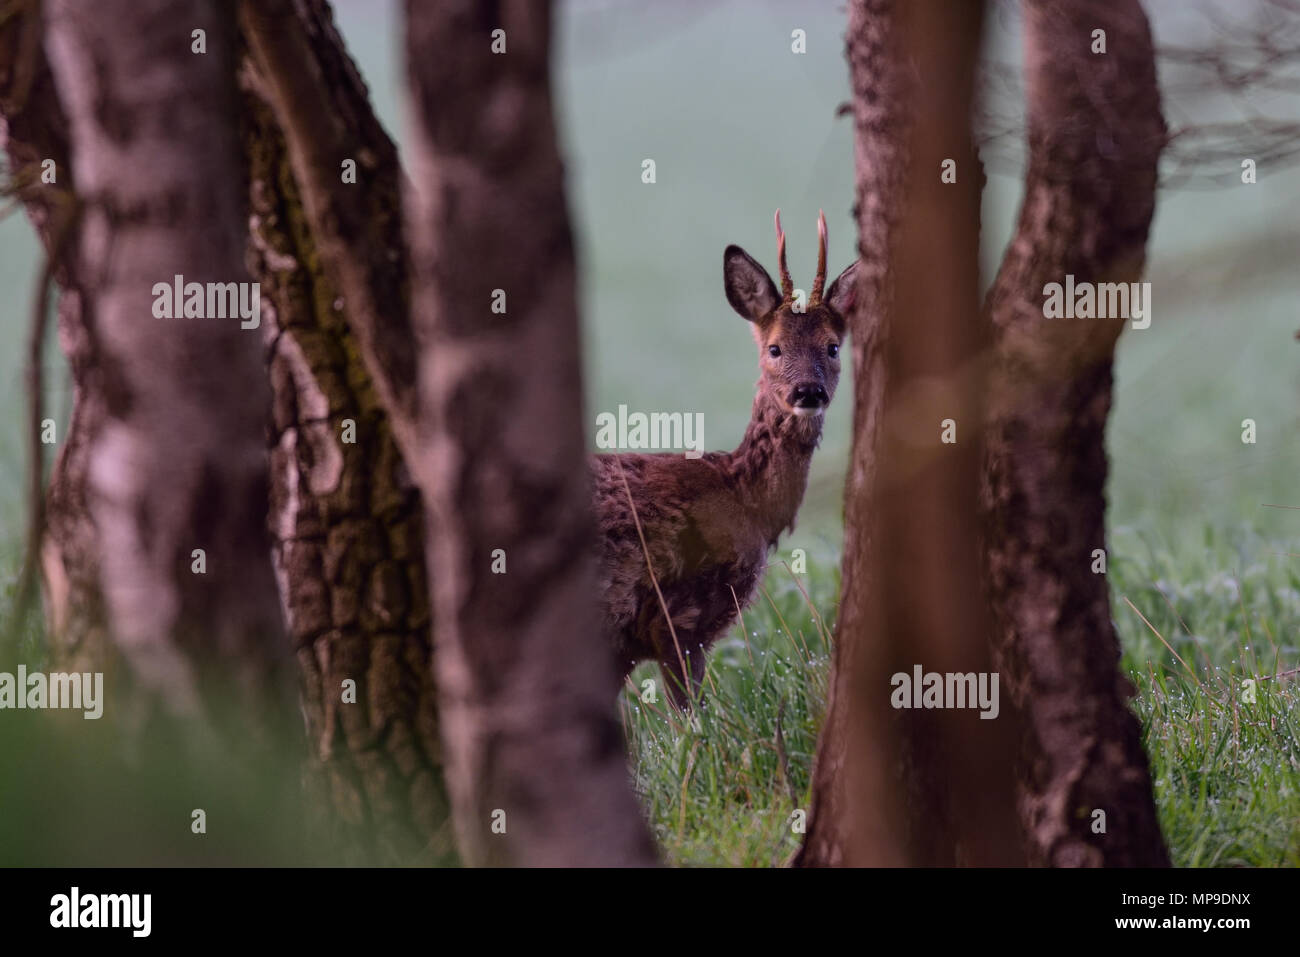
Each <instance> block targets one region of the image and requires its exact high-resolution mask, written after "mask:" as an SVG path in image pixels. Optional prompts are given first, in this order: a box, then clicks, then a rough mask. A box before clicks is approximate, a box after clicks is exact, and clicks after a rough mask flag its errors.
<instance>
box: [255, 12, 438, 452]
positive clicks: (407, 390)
mask: <svg viewBox="0 0 1300 957" xmlns="http://www.w3.org/2000/svg"><path fill="white" fill-rule="evenodd" d="M239 9H240V22H241V24H242V25H243V29H244V33H245V36H246V37H247V39H248V45H249V51H250V54H251V56H252V59H253V62H254V63H255V64H256V66H257V68H258V72H259V74H260V75H261V76H262V78H263V95H264V98H265V99H266V100H267V102H269V103H270V104H271V106H272V107H273V109H274V110H275V114H276V119H277V120H278V121H279V125H280V129H281V132H282V133H283V135H284V138H285V144H286V150H287V153H288V158H289V163H290V166H291V168H292V170H293V174H294V178H295V179H296V181H297V184H298V189H299V191H300V195H301V200H302V207H303V210H304V212H305V213H306V216H307V221H308V223H310V225H311V230H312V239H313V242H314V244H315V246H316V250H317V253H318V255H319V256H320V259H321V262H322V265H323V267H324V269H325V272H326V273H327V274H328V275H329V277H330V280H331V282H332V283H333V285H334V287H335V288H336V289H337V290H338V292H339V295H340V297H341V300H342V302H343V303H345V304H346V306H347V309H346V315H347V318H348V324H349V326H350V328H351V329H352V333H353V335H354V336H355V338H356V342H357V344H358V345H359V346H360V353H361V356H362V358H363V359H364V360H365V363H366V368H367V370H368V371H369V373H370V377H371V381H372V382H373V383H374V388H375V390H376V391H377V392H378V395H379V398H380V400H381V401H382V402H383V406H384V409H385V411H386V412H387V414H388V420H389V425H390V427H391V429H392V432H393V435H394V437H395V438H396V440H397V442H398V445H399V446H400V447H401V449H402V453H403V454H404V455H405V457H406V460H407V461H414V459H415V456H416V454H417V452H418V451H419V450H418V447H417V443H416V440H415V435H414V430H415V427H416V415H417V410H416V403H417V396H416V355H417V352H416V344H415V338H414V334H413V332H412V330H411V320H410V314H409V309H408V298H409V288H408V281H407V268H408V267H407V249H406V244H405V243H404V242H403V239H402V200H401V184H402V169H401V165H400V164H399V162H398V158H397V148H396V147H395V146H394V145H393V142H392V140H390V139H389V138H388V136H387V135H386V134H385V133H384V130H383V128H382V127H381V126H380V125H379V121H378V120H377V119H375V115H374V112H373V111H372V110H371V108H370V102H369V99H368V98H367V95H366V88H365V84H364V83H363V82H362V79H361V75H360V73H358V72H357V69H356V67H355V66H354V65H353V63H352V61H351V60H350V59H349V58H348V55H347V50H346V49H345V48H344V46H343V41H342V39H341V38H340V37H339V35H338V31H337V30H336V29H335V28H334V23H333V20H332V17H331V13H330V8H329V4H328V3H326V2H325V0H298V2H292V3H291V2H290V0H251V2H250V0H243V2H241V3H240V8H239ZM348 164H351V173H352V175H351V176H350V177H349V176H347V175H346V174H347V172H348V169H347V167H348ZM349 180H350V181H349Z"/></svg>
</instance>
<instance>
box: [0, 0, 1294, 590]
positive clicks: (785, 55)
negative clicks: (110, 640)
mask: <svg viewBox="0 0 1300 957" xmlns="http://www.w3.org/2000/svg"><path fill="white" fill-rule="evenodd" d="M1146 6H1147V10H1148V13H1149V15H1150V17H1151V19H1152V23H1153V27H1154V30H1155V34H1156V42H1157V46H1166V45H1170V44H1175V45H1179V46H1187V47H1200V46H1206V45H1209V44H1212V43H1213V42H1214V41H1215V39H1216V37H1221V36H1222V35H1223V31H1224V24H1228V23H1231V22H1233V20H1234V18H1240V17H1241V16H1246V15H1249V14H1251V13H1252V12H1253V10H1254V8H1253V6H1252V5H1247V4H1240V3H1233V2H1230V0H1223V2H1219V3H1209V2H1198V3H1190V4H1189V3H1184V2H1182V0H1155V2H1148V3H1147V4H1146ZM334 7H335V11H336V15H337V18H338V22H339V25H340V28H341V30H342V32H343V35H344V37H345V39H346V42H347V44H348V46H349V48H350V50H351V52H352V54H353V56H354V58H355V59H356V60H357V62H358V64H359V66H360V68H361V70H362V72H363V74H364V75H365V77H366V80H367V82H368V84H369V86H370V91H371V96H372V100H373V103H374V105H375V109H376V112H377V114H378V115H379V117H380V119H381V120H382V121H383V122H384V124H385V125H386V127H387V129H388V131H389V132H390V134H392V135H393V136H394V138H395V139H397V140H398V142H399V143H400V142H401V141H402V139H403V131H404V127H405V123H404V120H403V116H402V111H403V104H402V94H401V91H402V88H403V86H404V80H403V62H402V61H403V44H402V38H401V35H400V30H401V5H400V4H399V3H396V2H392V0H335V3H334ZM844 28H845V12H844V10H843V8H842V4H840V3H837V2H817V3H808V2H801V3H794V2H775V0H748V2H708V3H705V2H698V0H696V2H690V3H687V2H684V0H677V2H661V3H657V4H637V3H633V2H614V0H569V2H567V3H561V4H560V7H559V17H558V22H557V35H556V43H557V50H556V56H555V58H554V63H555V68H556V70H557V71H558V72H557V75H556V78H555V79H556V92H557V98H558V107H559V113H560V128H561V133H562V140H563V141H562V147H563V151H564V154H565V156H566V162H567V170H568V185H569V203H570V208H571V212H572V216H573V222H574V226H575V231H576V236H577V242H578V260H579V273H578V275H579V281H580V289H581V306H582V320H583V327H584V331H585V342H584V348H585V354H586V382H585V385H586V394H587V410H586V420H587V421H586V431H587V435H588V441H589V444H590V445H591V446H592V447H593V448H594V436H595V417H596V415H597V414H598V413H599V412H602V411H608V412H616V411H617V408H618V406H619V405H620V404H626V405H627V406H628V408H629V410H630V411H643V412H653V411H660V412H691V413H694V412H702V413H703V414H704V439H705V444H706V448H708V449H730V448H734V447H735V445H736V444H737V443H738V442H739V440H740V437H741V435H742V433H743V432H744V428H745V424H746V422H747V421H748V417H749V410H750V403H751V401H752V399H753V394H754V384H755V382H756V380H757V377H758V372H757V355H756V350H755V346H754V343H753V340H752V339H751V337H750V334H749V330H748V329H747V328H746V323H745V321H744V320H742V319H741V318H740V317H739V316H737V315H736V314H735V313H734V312H732V310H731V308H730V307H729V306H728V305H727V303H726V300H725V298H724V296H723V290H722V268H721V266H722V250H723V249H724V248H725V247H726V245H727V244H729V243H737V244H739V245H741V246H743V247H745V248H746V249H747V250H748V251H749V252H750V254H751V255H753V256H754V257H755V258H756V259H758V260H759V262H761V263H762V264H763V265H764V266H765V267H766V268H767V269H768V271H769V272H770V273H773V274H775V271H776V243H775V237H774V235H773V230H772V214H773V211H774V210H775V208H776V207H778V206H779V207H780V208H781V210H782V220H783V222H784V225H785V228H786V232H787V237H788V240H787V242H788V250H789V253H788V254H789V262H790V268H791V272H792V275H793V277H794V280H795V285H796V286H798V287H800V288H805V289H806V288H808V285H809V283H810V282H811V280H812V273H813V270H814V268H815V262H816V218H817V211H818V209H824V210H825V213H826V218H827V222H828V224H829V232H830V247H829V257H828V273H829V274H830V275H831V276H833V275H835V274H837V273H838V272H839V271H840V270H842V269H843V268H844V267H845V266H846V265H847V264H848V263H849V262H850V261H851V260H852V258H853V257H854V255H855V246H856V231H855V227H854V224H853V221H852V216H851V207H852V204H853V143H852V119H851V117H850V116H848V115H837V110H838V108H839V106H840V105H841V104H842V103H845V102H847V101H848V99H849V83H848V68H847V64H846V63H845V60H844V56H843V33H844ZM795 29H802V30H804V31H806V34H807V53H805V54H802V55H798V54H794V53H792V52H791V42H792V40H791V32H792V31H793V30H795ZM987 47H988V54H989V56H990V57H992V58H993V59H996V60H998V61H1000V62H1005V63H1008V64H1015V63H1016V62H1018V59H1019V33H1018V20H1017V14H1016V8H1015V5H1014V4H1007V3H997V4H993V5H992V7H991V16H990V19H989V33H988V37H987ZM1159 66H1160V70H1161V80H1162V87H1165V115H1166V120H1167V122H1168V123H1169V125H1170V127H1171V128H1174V129H1176V128H1178V127H1180V126H1182V125H1183V124H1185V123H1189V122H1206V121H1211V120H1213V121H1223V120H1237V119H1240V118H1241V117H1243V116H1247V115H1250V114H1251V112H1252V111H1254V112H1257V113H1261V114H1265V115H1270V116H1282V117H1290V118H1300V110H1298V109H1297V99H1296V96H1295V94H1294V93H1292V92H1288V91H1285V90H1281V91H1272V90H1267V89H1255V90H1250V91H1248V92H1247V93H1245V94H1244V95H1242V96H1237V97H1233V96H1227V95H1220V96H1203V95H1199V94H1198V95H1193V94H1187V95H1180V94H1179V93H1178V92H1177V91H1176V90H1175V89H1173V86H1174V81H1175V80H1177V79H1178V77H1177V76H1176V75H1175V74H1174V71H1173V68H1172V67H1171V66H1170V64H1168V63H1167V62H1165V61H1164V60H1161V61H1160V64H1159ZM993 108H994V110H995V111H1000V112H1005V113H1006V114H1007V115H1009V116H1011V117H1012V118H1014V117H1015V116H1016V115H1017V114H1018V111H1019V109H1020V105H1019V103H1018V102H1017V101H1016V100H1015V99H1014V98H1007V99H1006V100H1005V101H1004V102H1000V103H995V104H993ZM1015 154H1016V151H1015V150H1014V149H1011V150H1007V149H1006V148H1005V144H1004V143H999V148H998V149H997V150H996V151H990V154H989V155H988V156H986V163H987V165H988V170H987V172H988V185H987V187H986V189H985V192H984V203H983V237H982V245H983V249H982V261H983V268H984V282H985V284H986V285H987V284H988V283H990V282H991V281H992V277H993V273H994V270H995V269H996V266H997V264H998V262H999V261H1000V259H1001V255H1002V251H1003V249H1004V247H1005V245H1006V243H1007V241H1008V239H1009V238H1010V236H1011V232H1012V229H1013V226H1014V222H1015V216H1016V213H1017V209H1018V204H1019V199H1020V177H1019V170H1018V168H1017V161H1016V155H1015ZM1250 155H1251V154H1250V153H1248V152H1244V151H1243V152H1242V153H1241V156H1240V157H1236V158H1232V159H1224V158H1223V157H1218V158H1215V159H1213V160H1207V162H1206V163H1204V164H1201V165H1200V166H1199V167H1197V168H1195V169H1193V170H1191V171H1190V172H1191V173H1193V174H1195V175H1190V176H1189V175H1186V174H1188V172H1189V171H1188V169H1187V168H1186V165H1185V164H1184V165H1181V166H1179V168H1178V172H1179V173H1180V176H1179V177H1178V178H1179V179H1180V180H1189V181H1186V182H1181V183H1180V184H1179V185H1175V186H1171V187H1170V188H1166V189H1162V191H1161V192H1160V194H1159V197H1158V202H1157V208H1156V219H1155V225H1154V231H1153V234H1152V238H1151V242H1150V244H1149V247H1148V248H1149V254H1150V255H1149V261H1148V275H1147V278H1148V279H1149V280H1150V282H1151V286H1152V303H1153V319H1152V323H1151V326H1150V328H1149V329H1146V330H1141V331H1137V330H1133V329H1131V328H1130V329H1127V330H1126V331H1125V333H1124V334H1123V336H1122V337H1121V339H1120V342H1119V347H1118V352H1117V356H1118V360H1117V385H1116V391H1115V397H1116V405H1115V408H1114V411H1113V414H1112V418H1111V423H1110V427H1109V441H1108V445H1109V451H1110V460H1111V478H1110V487H1109V501H1110V514H1109V523H1110V535H1111V546H1112V551H1113V552H1115V551H1118V552H1120V553H1121V554H1122V550H1123V549H1124V548H1126V547H1130V546H1132V547H1136V543H1138V542H1141V543H1143V545H1144V547H1147V548H1151V549H1162V550H1169V551H1172V552H1178V551H1181V550H1186V549H1193V550H1194V549H1197V548H1200V547H1201V546H1202V544H1203V541H1204V540H1205V539H1206V536H1208V535H1209V534H1211V533H1210V532H1209V531H1207V529H1219V530H1229V531H1230V530H1231V529H1234V528H1241V527H1246V528H1249V529H1252V530H1253V531H1254V532H1255V533H1258V534H1257V535H1252V536H1251V537H1250V538H1249V539H1248V540H1249V541H1255V542H1257V541H1258V540H1259V538H1260V537H1263V538H1267V539H1270V540H1272V541H1274V542H1281V543H1282V544H1280V545H1279V546H1278V547H1277V548H1276V550H1275V551H1274V552H1266V553H1264V554H1241V555H1240V556H1239V557H1240V559H1241V561H1242V562H1243V563H1244V564H1250V563H1254V562H1267V563H1276V562H1281V563H1294V562H1295V561H1296V559H1294V558H1290V557H1289V556H1287V555H1286V554H1285V553H1286V552H1288V551H1291V552H1300V547H1297V546H1295V545H1292V546H1289V547H1288V546H1287V545H1286V542H1288V541H1291V542H1294V541H1295V540H1296V539H1297V537H1300V536H1298V534H1297V533H1300V512H1295V511H1287V510H1278V509H1270V508H1264V507H1262V504H1263V503H1272V504H1285V505H1297V506H1300V490H1297V489H1296V484H1297V483H1296V477H1297V475H1298V474H1300V449H1298V448H1297V443H1296V425H1297V422H1296V418H1297V412H1296V410H1297V396H1298V395H1300V376H1298V375H1297V366H1298V365H1300V342H1297V341H1296V340H1295V338H1294V337H1295V334H1296V332H1297V330H1300V310H1297V308H1296V303H1297V302H1298V301H1300V271H1297V269H1296V266H1297V263H1298V262H1300V256H1298V255H1297V254H1298V253H1300V240H1298V239H1297V229H1296V227H1297V220H1298V219H1300V216H1298V215H1297V214H1298V211H1300V169H1298V168H1296V167H1292V166H1287V165H1280V166H1277V167H1274V166H1270V165H1269V164H1267V163H1261V165H1260V167H1259V169H1258V173H1257V175H1258V182H1257V183H1256V184H1254V185H1244V184H1242V183H1241V180H1240V160H1241V159H1244V158H1247V157H1249V156H1250ZM645 159H653V160H654V161H655V165H656V174H657V182H656V183H654V184H653V185H647V184H643V183H642V182H641V170H642V161H643V160H645ZM937 172H938V171H936V175H937ZM1166 172H1171V171H1170V170H1166ZM962 173H963V171H959V175H962ZM358 188H364V186H359V187H358ZM39 265H40V263H39V252H38V246H37V243H36V241H35V238H34V235H33V233H32V230H31V227H30V225H29V224H28V222H27V221H26V219H25V217H24V216H23V215H22V214H21V212H18V213H17V214H15V215H10V216H9V217H7V218H6V219H5V220H4V221H3V222H0V288H2V289H3V290H4V295H3V297H0V390H2V393H0V394H2V395H3V403H4V407H5V409H6V410H7V414H6V415H4V416H3V419H2V420H0V535H2V536H3V541H4V544H5V548H4V549H3V552H4V554H6V555H7V556H10V561H9V562H8V563H6V564H12V565H13V570H14V571H16V564H17V561H18V559H17V556H18V555H19V554H20V542H21V538H22V535H23V529H24V523H25V505H24V502H23V487H24V483H23V470H24V452H23V448H24V445H23V441H24V439H23V436H24V428H25V426H24V422H25V420H26V415H27V412H26V399H25V393H24V388H23V380H22V369H23V361H24V358H23V356H24V351H25V346H24V342H25V339H26V335H27V328H28V325H29V321H30V313H31V302H32V298H33V295H34V292H35V281H36V276H37V272H38V269H39ZM1080 278H1085V277H1080ZM935 280H936V281H941V280H942V277H938V276H936V277H935ZM485 313H486V305H485ZM488 318H489V317H488V316H487V315H486V314H485V321H488ZM141 320H142V321H148V320H149V317H147V316H145V317H141ZM900 321H906V317H900ZM1063 321H1071V320H1063ZM1073 321H1086V320H1073ZM49 325H50V329H51V334H50V337H49V347H48V348H47V353H46V356H47V358H46V367H47V384H48V385H47V393H46V414H47V415H52V416H54V417H55V418H56V420H57V421H58V422H59V437H60V439H62V438H63V431H64V423H66V415H67V409H68V406H69V402H70V389H69V386H68V379H67V373H66V369H65V368H64V366H63V362H62V357H61V355H60V353H59V351H58V348H57V344H56V341H55V336H54V335H53V326H54V323H53V322H51V323H50V324H49ZM849 366H850V363H849V362H845V375H844V378H843V379H842V380H841V383H840V387H839V392H838V394H837V397H836V399H835V401H834V402H833V404H832V406H831V408H830V410H829V412H828V416H827V422H826V435H825V439H824V442H823V445H822V448H821V450H820V451H819V453H818V454H817V456H816V457H815V458H814V461H813V470H812V478H811V481H810V486H809V490H808V495H807V497H806V499H805V502H804V506H803V509H802V512H801V515H800V520H799V526H798V528H797V529H796V531H795V532H794V533H793V534H791V535H789V536H787V537H786V538H785V539H783V540H782V543H781V554H782V556H783V557H788V556H789V552H790V550H791V549H792V548H797V547H802V548H806V549H809V550H810V551H813V552H815V553H817V554H819V555H821V556H823V557H825V558H827V559H829V560H834V559H835V557H836V556H837V555H838V552H839V547H840V541H839V538H840V514H841V493H842V487H843V476H844V473H845V469H846V467H847V461H848V449H849V431H850V420H851V415H852V398H851V396H852V388H853V386H852V378H851V370H850V369H849ZM1246 418H1251V419H1254V420H1255V421H1256V423H1257V426H1258V440H1257V444H1255V445H1245V444H1243V443H1242V441H1241V432H1242V425H1241V423H1242V420H1243V419H1246ZM934 427H935V429H936V430H937V429H938V428H939V423H937V422H936V423H935V426H934ZM960 434H961V433H960V432H959V438H960ZM1297 598H1298V600H1300V596H1297Z"/></svg>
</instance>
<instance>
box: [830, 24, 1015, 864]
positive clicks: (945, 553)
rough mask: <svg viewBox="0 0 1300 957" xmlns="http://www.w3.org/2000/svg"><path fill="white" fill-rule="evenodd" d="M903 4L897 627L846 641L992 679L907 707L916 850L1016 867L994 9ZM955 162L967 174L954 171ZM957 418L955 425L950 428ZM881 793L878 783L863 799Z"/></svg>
mask: <svg viewBox="0 0 1300 957" xmlns="http://www.w3.org/2000/svg"><path fill="white" fill-rule="evenodd" d="M899 13H900V31H899V32H900V47H901V48H902V50H903V51H904V55H905V56H906V58H907V59H908V61H909V62H910V63H911V64H912V65H913V82H912V84H911V95H910V96H909V97H908V100H909V102H910V103H911V105H912V110H913V113H914V116H915V117H916V119H915V120H914V122H913V123H912V126H911V130H910V135H909V137H908V147H907V150H906V154H907V156H908V162H907V167H906V173H905V174H904V184H903V187H902V195H903V201H904V202H905V203H906V209H907V212H906V215H905V216H904V217H903V218H902V220H901V222H900V224H899V226H898V228H897V230H896V231H895V232H894V240H895V241H894V242H893V244H892V248H891V250H890V258H889V264H890V265H889V270H890V273H891V275H892V276H893V277H894V283H895V295H894V303H893V315H895V316H897V317H900V319H899V321H898V322H896V323H894V324H893V325H892V327H891V334H890V336H889V339H888V341H887V343H886V345H885V365H886V368H887V369H888V373H887V375H886V382H885V397H884V421H885V426H884V435H883V437H882V441H881V444H880V446H879V449H880V451H879V454H880V463H881V464H880V467H879V471H878V473H877V485H876V489H875V514H876V515H878V516H879V519H878V521H879V524H878V526H877V528H878V534H877V535H876V537H875V540H874V548H875V553H874V560H875V562H876V566H875V569H874V571H873V573H872V575H871V576H870V579H869V580H870V581H874V582H878V583H879V590H878V592H877V593H876V594H875V595H874V596H872V600H873V601H875V602H876V603H878V604H879V606H880V607H881V609H882V617H883V619H884V622H883V625H884V627H883V630H881V631H880V632H878V633H876V634H874V635H872V634H866V635H855V636H853V638H849V637H848V636H847V634H846V633H845V632H843V631H842V632H841V640H857V641H859V642H862V641H871V642H876V643H879V644H882V645H884V646H885V647H886V648H887V649H888V653H889V654H890V655H891V657H892V661H891V663H890V668H891V675H892V674H903V675H906V676H907V677H908V678H909V679H910V680H914V670H913V669H914V666H916V665H920V666H921V668H922V672H923V673H928V674H940V675H945V676H946V675H952V674H956V675H971V676H975V677H976V681H977V685H976V687H983V688H984V689H985V690H987V691H988V692H989V693H988V696H987V697H985V698H982V699H981V700H979V701H978V702H973V701H970V700H966V699H965V693H966V692H965V689H964V688H963V700H962V701H960V702H958V701H956V700H945V701H944V707H943V708H940V709H935V710H930V709H924V710H912V709H896V712H895V724H896V728H897V732H898V733H899V734H900V735H901V743H902V747H903V756H904V762H905V776H906V780H907V805H906V806H907V811H906V819H907V821H906V823H907V827H906V829H905V834H906V836H907V842H908V858H909V861H910V862H911V863H914V864H919V865H926V866H936V865H953V864H963V865H971V864H973V865H985V866H986V865H1011V864H1017V863H1023V862H1024V857H1023V854H1022V853H1021V849H1020V843H1021V842H1020V837H1019V834H1018V826H1017V821H1016V816H1015V810H1014V794H1015V753H1016V741H1017V736H1016V715H1015V713H1014V709H1012V708H1011V707H1010V702H1009V701H1007V700H1004V699H1003V696H1002V695H1001V694H1000V687H999V686H998V685H994V684H993V683H992V682H993V679H994V678H995V677H996V676H995V675H993V674H991V672H992V671H993V669H992V665H991V660H990V653H989V638H990V628H989V620H988V614H987V608H986V606H985V601H984V596H983V594H982V593H981V590H980V572H981V563H980V542H979V517H978V491H979V480H980V454H981V450H982V432H983V429H982V422H981V418H982V412H983V407H982V401H983V391H984V371H985V368H984V367H985V364H986V359H987V344H988V335H987V330H986V327H985V325H984V324H983V323H982V322H981V320H980V313H979V231H980V230H979V224H980V194H981V192H982V190H983V185H984V183H983V172H982V170H981V168H980V164H979V161H978V159H977V158H976V154H975V149H974V145H973V141H972V135H971V106H972V101H973V88H974V79H975V64H976V60H977V58H978V55H979V46H980V33H981V26H982V20H983V10H982V4H980V3H976V2H970V3H965V4H962V5H961V6H960V7H958V8H953V7H952V6H951V4H949V3H947V2H944V0H912V2H909V3H908V4H906V5H905V6H903V7H902V8H900V11H899ZM950 161H951V162H955V166H954V167H952V170H953V173H954V175H955V182H946V181H945V180H944V178H943V176H942V171H943V169H944V164H945V163H946V162H950ZM936 277H942V281H939V282H936V281H935V278H936ZM946 427H950V428H951V429H952V430H953V431H951V432H950V433H949V434H948V435H947V436H945V434H944V433H945V431H946ZM945 439H949V440H951V441H945ZM853 584H854V583H849V585H848V586H846V587H852V586H853ZM869 677H872V678H874V679H875V680H876V681H878V680H879V676H878V675H875V676H869ZM980 681H983V682H985V683H984V684H983V685H982V686H981V685H979V684H978V682H980ZM909 690H912V691H913V692H914V690H915V689H909ZM972 690H974V689H972ZM890 691H891V689H890V686H888V685H885V684H883V683H872V684H870V685H862V686H860V687H859V693H860V694H863V695H867V696H884V695H886V694H887V693H890ZM954 697H955V696H954ZM871 800H872V795H871V793H870V792H864V793H861V794H860V797H859V800H858V802H856V805H857V807H858V808H862V807H864V806H865V805H867V804H868V803H869V802H870V801H871ZM873 857H874V852H873V849H872V848H871V847H870V846H869V845H864V844H862V843H861V842H859V843H858V845H857V849H856V852H855V854H854V858H855V859H857V860H861V861H863V862H869V861H871V860H873Z"/></svg>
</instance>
